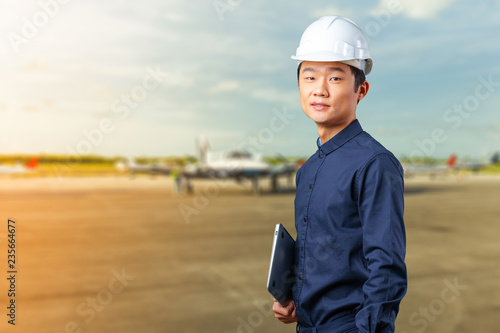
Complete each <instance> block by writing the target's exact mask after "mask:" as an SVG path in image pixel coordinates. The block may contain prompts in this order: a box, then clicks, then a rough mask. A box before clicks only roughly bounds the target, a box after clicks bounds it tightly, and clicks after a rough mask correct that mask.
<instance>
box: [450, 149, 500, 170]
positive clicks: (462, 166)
mask: <svg viewBox="0 0 500 333" xmlns="http://www.w3.org/2000/svg"><path fill="white" fill-rule="evenodd" d="M499 160H500V152H496V153H494V154H493V156H491V158H490V160H489V161H488V162H478V161H472V162H469V161H465V162H458V163H457V164H456V166H455V169H456V170H471V171H472V172H473V173H479V171H480V170H481V169H484V168H486V167H487V166H489V165H492V164H497V163H498V161H499Z"/></svg>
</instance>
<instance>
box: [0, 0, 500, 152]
mask: <svg viewBox="0 0 500 333" xmlns="http://www.w3.org/2000/svg"><path fill="white" fill-rule="evenodd" d="M326 15H341V16H346V17H349V18H350V19H352V20H354V21H355V22H356V23H357V24H358V25H359V26H360V27H361V28H362V29H363V30H364V31H365V35H366V36H367V38H368V41H369V45H370V52H371V56H372V58H373V62H374V65H373V70H372V72H371V73H370V74H369V75H368V77H367V80H368V82H369V83H370V91H369V93H368V95H367V97H366V98H365V99H364V100H363V101H362V102H361V103H360V104H359V106H358V109H357V117H358V119H359V120H360V122H361V125H362V126H363V128H364V129H365V130H366V131H367V132H369V133H370V134H371V135H372V136H374V137H375V138H376V139H377V140H379V141H380V142H381V143H382V144H383V145H384V146H385V147H386V148H388V149H389V150H391V151H392V152H393V153H394V154H395V155H396V156H398V157H404V156H432V157H446V156H448V155H450V154H451V153H456V154H458V155H459V156H469V157H472V158H477V159H485V158H487V157H489V156H490V155H492V154H493V153H494V152H495V151H498V150H500V117H499V116H498V105H500V62H499V61H497V59H498V56H499V55H500V43H498V35H499V34H500V20H498V17H500V0H486V1H482V2H480V3H478V2H472V1H465V0H421V1H415V0H378V1H373V0H371V1H347V0H346V1H335V2H334V1H308V2H305V1H300V2H299V1H296V2H291V1H284V0H276V1H262V0H253V1H249V0H207V1H180V0H168V1H165V0H149V1H145V2H138V1H131V0H130V1H129V0H122V1H119V0H107V1H97V0H87V1H72V0H40V1H31V0H24V1H18V0H0V34H1V38H0V59H1V61H0V74H1V76H0V154H11V153H25V154H42V153H45V154H51V153H60V154H68V153H71V154H89V153H92V154H101V155H106V156H115V155H122V156H123V155H125V156H172V155H186V154H189V155H195V154H196V151H197V150H196V140H197V138H199V137H204V138H206V139H207V140H208V142H209V143H210V147H211V149H212V150H214V151H221V150H231V149H239V148H241V149H247V150H249V151H250V152H254V153H258V154H262V155H267V156H273V155H285V156H304V157H307V156H309V155H311V154H312V153H314V151H315V150H316V143H315V142H316V138H317V136H318V135H317V130H316V125H315V124H314V123H313V122H312V121H311V120H310V119H308V118H307V117H306V116H305V115H304V114H303V112H302V110H301V108H300V104H299V98H298V90H297V81H296V67H297V62H296V61H294V60H292V59H291V58H290V56H291V55H293V54H294V53H295V50H296V48H297V46H298V43H299V40H300V37H301V35H302V33H303V31H304V30H305V28H306V27H307V26H308V25H309V24H311V23H312V22H313V21H315V20H316V19H318V18H319V17H321V16H326Z"/></svg>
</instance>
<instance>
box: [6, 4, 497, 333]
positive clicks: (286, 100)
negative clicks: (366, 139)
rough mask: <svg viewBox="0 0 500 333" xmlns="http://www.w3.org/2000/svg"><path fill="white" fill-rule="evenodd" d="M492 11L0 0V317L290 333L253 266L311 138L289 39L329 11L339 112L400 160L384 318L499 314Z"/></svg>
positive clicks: (44, 328) (39, 325) (89, 328)
mask: <svg viewBox="0 0 500 333" xmlns="http://www.w3.org/2000/svg"><path fill="white" fill-rule="evenodd" d="M499 14H500V1H498V0H488V1H483V2H481V3H472V2H470V1H465V0H439V1H430V0H425V1H418V2H416V1H411V0H378V1H356V2H352V1H336V2H332V1H311V2H307V3H299V2H297V3H290V2H286V1H273V2H269V1H267V2H266V1H245V0H210V1H196V2H185V1H176V0H169V1H157V0H150V1H148V2H145V3H139V2H133V1H123V0H122V1H117V0H110V1H106V2H98V1H94V0H89V1H85V2H76V1H68V0H38V1H31V0H24V1H14V0H0V29H1V30H0V31H1V35H2V38H1V39H0V59H1V60H2V61H0V73H1V78H0V197H1V200H2V201H1V202H2V204H1V205H0V212H1V215H0V216H1V221H0V223H4V226H3V227H0V230H1V231H0V249H1V250H0V258H4V259H0V277H1V279H0V281H2V282H1V283H0V302H1V304H0V305H1V306H0V309H4V310H1V311H0V313H1V314H2V316H1V317H0V318H3V319H2V321H0V327H2V329H1V330H2V332H4V331H14V330H17V331H19V332H58V333H59V332H199V331H201V330H203V331H208V332H245V333H247V332H291V331H293V330H294V327H292V326H286V325H283V324H281V323H279V322H278V321H277V320H276V319H274V318H273V315H272V312H271V310H270V307H271V305H272V302H271V300H272V298H271V297H270V296H269V295H268V293H267V291H266V289H265V284H266V279H267V269H268V265H269V255H270V248H271V243H272V232H273V230H274V225H275V224H276V223H283V224H285V226H286V227H287V229H288V230H290V231H291V232H292V233H293V231H294V226H293V225H294V221H293V198H294V191H295V190H294V175H295V172H296V170H297V169H298V168H299V167H300V165H301V164H302V163H303V162H304V161H305V160H306V159H307V158H308V157H309V156H310V155H311V154H313V153H314V151H315V150H316V138H317V132H316V126H315V125H314V124H313V123H312V122H311V121H310V120H309V119H308V118H307V117H306V116H304V115H303V113H302V110H301V109H300V104H299V99H298V91H297V83H296V82H297V81H296V67H297V63H296V62H295V61H293V60H292V59H290V56H291V55H292V54H294V53H295V49H296V47H297V46H298V43H299V40H300V37H301V35H302V32H303V31H304V29H305V28H306V27H307V26H308V25H309V24H310V23H312V22H313V21H314V20H316V19H317V18H319V17H321V16H326V15H342V16H346V17H349V18H350V19H352V20H354V21H355V22H356V23H357V24H358V25H359V26H360V27H361V28H362V29H363V30H364V31H365V34H366V36H367V38H368V40H369V45H370V51H371V55H372V58H373V60H374V67H373V70H372V72H371V73H370V75H369V76H368V77H367V79H368V81H369V83H370V92H369V94H368V95H367V98H365V99H364V100H363V101H362V102H361V103H360V104H359V106H358V112H357V115H358V119H359V120H360V122H361V124H362V126H363V128H364V129H365V130H366V131H367V132H369V133H370V134H371V135H373V136H374V137H375V138H376V139H377V140H379V141H380V142H381V143H382V144H383V145H384V146H385V147H386V148H388V149H389V150H391V151H392V152H393V153H394V154H395V155H396V156H397V157H398V158H399V159H400V161H401V162H402V164H403V166H404V168H405V182H406V193H405V196H406V211H405V221H406V226H407V237H408V251H407V265H408V272H409V290H408V295H407V296H406V298H405V299H404V301H403V303H402V304H401V310H400V315H399V317H398V321H397V332H408V333H409V332H424V331H425V332H472V331H481V332H496V330H497V328H496V326H495V320H494V319H495V313H496V312H497V310H498V308H499V307H500V301H499V299H500V283H499V282H498V281H499V279H498V278H499V277H500V267H499V266H498V264H497V263H498V256H499V255H500V247H499V246H498V245H497V243H498V242H497V235H498V233H499V231H500V229H499V226H498V223H497V222H498V216H500V209H499V208H498V194H499V193H500V164H499V162H498V158H499V154H498V152H499V151H500V118H499V117H498V112H497V110H498V105H499V103H500V92H499V90H500V65H499V64H498V62H497V61H496V58H497V57H498V54H499V51H500V49H499V46H498V43H497V39H498V38H497V35H498V33H500V22H499V21H498V16H499ZM8 219H11V220H13V221H16V223H17V224H16V226H17V229H16V234H15V237H16V238H15V241H16V246H17V247H16V267H15V270H16V273H15V274H16V279H15V280H16V281H15V290H16V293H15V294H16V295H15V296H9V295H8V294H9V293H8V290H9V288H10V287H11V282H10V281H8V280H7V279H6V278H8V277H9V276H10V273H7V271H8V270H9V268H8V266H7V265H8V261H7V260H8V258H7V255H8V254H7V250H8V244H9V242H8V241H9V239H12V237H10V238H9V236H8V228H7V224H8ZM10 244H12V242H11V243H10ZM2 251H3V254H1V253H2ZM4 276H5V277H4ZM13 299H14V300H15V301H16V310H15V314H16V316H15V325H12V323H8V320H13V319H14V318H12V317H9V316H8V314H9V313H10V309H7V306H9V304H10V303H9V302H10V301H11V300H13Z"/></svg>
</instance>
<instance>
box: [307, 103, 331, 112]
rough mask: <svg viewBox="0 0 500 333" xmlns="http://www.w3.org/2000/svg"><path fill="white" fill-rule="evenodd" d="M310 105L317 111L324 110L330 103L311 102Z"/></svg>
mask: <svg viewBox="0 0 500 333" xmlns="http://www.w3.org/2000/svg"><path fill="white" fill-rule="evenodd" d="M311 106H312V107H313V108H314V109H315V110H318V111H321V110H326V109H328V108H329V107H330V105H328V104H324V103H311Z"/></svg>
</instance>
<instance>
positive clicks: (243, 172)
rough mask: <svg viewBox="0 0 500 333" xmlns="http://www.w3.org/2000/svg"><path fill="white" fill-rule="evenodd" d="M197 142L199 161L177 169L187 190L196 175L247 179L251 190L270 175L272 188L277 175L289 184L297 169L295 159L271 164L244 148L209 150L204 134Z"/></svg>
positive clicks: (257, 191)
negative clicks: (179, 170)
mask: <svg viewBox="0 0 500 333" xmlns="http://www.w3.org/2000/svg"><path fill="white" fill-rule="evenodd" d="M197 145H198V151H199V162H198V163H197V164H193V163H191V164H188V165H186V166H185V167H184V168H183V169H182V170H181V172H180V177H182V178H183V179H185V180H186V187H187V190H188V192H192V186H191V180H192V179H196V178H217V179H234V180H235V181H236V182H238V183H241V182H243V181H244V180H250V181H251V182H252V188H253V191H254V193H259V180H260V179H261V178H270V179H271V187H272V190H273V191H276V190H277V189H278V177H279V176H287V177H288V179H289V184H292V183H293V179H292V178H293V177H292V176H293V175H294V174H295V172H296V171H297V169H298V166H297V164H296V163H290V162H284V163H280V164H279V165H276V166H274V165H271V164H270V163H267V162H265V161H263V160H262V157H261V156H260V155H253V154H251V153H249V152H248V151H245V150H231V151H228V152H222V153H214V152H211V151H210V145H209V143H208V140H207V139H206V138H204V137H200V138H199V139H198V141H197Z"/></svg>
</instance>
